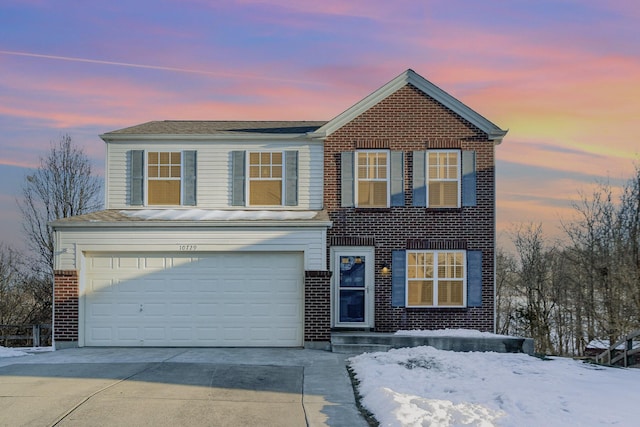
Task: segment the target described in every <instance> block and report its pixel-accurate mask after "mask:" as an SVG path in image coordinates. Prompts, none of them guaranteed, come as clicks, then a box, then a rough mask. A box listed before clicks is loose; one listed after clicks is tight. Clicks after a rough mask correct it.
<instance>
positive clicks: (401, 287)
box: [391, 251, 407, 307]
mask: <svg viewBox="0 0 640 427" xmlns="http://www.w3.org/2000/svg"><path fill="white" fill-rule="evenodd" d="M406 254H407V253H406V251H391V305H392V306H393V307H404V306H405V295H406V293H405V290H406V286H407V270H406V269H407V261H406V260H407V258H406V257H407V255H406Z"/></svg>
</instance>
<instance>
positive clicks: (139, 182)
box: [129, 150, 144, 206]
mask: <svg viewBox="0 0 640 427" xmlns="http://www.w3.org/2000/svg"><path fill="white" fill-rule="evenodd" d="M130 156H131V159H130V162H131V164H130V168H129V171H130V174H131V175H130V177H129V178H130V179H129V181H130V182H129V184H130V193H131V194H130V196H131V200H130V204H131V206H142V205H143V204H144V151H143V150H131V151H130Z"/></svg>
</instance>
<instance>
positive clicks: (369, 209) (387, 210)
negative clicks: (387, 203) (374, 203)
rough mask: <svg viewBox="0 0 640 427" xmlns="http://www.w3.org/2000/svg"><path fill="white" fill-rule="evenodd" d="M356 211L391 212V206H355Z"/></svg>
mask: <svg viewBox="0 0 640 427" xmlns="http://www.w3.org/2000/svg"><path fill="white" fill-rule="evenodd" d="M355 212H356V213H364V212H366V213H372V212H391V208H355Z"/></svg>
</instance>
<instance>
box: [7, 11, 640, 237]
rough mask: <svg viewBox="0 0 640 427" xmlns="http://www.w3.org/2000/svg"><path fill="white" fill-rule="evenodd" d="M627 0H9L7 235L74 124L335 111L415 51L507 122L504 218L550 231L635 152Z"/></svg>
mask: <svg viewBox="0 0 640 427" xmlns="http://www.w3.org/2000/svg"><path fill="white" fill-rule="evenodd" d="M639 20H640V3H638V2H637V1H632V0H615V1H609V2H605V1H601V0H553V1H552V0H536V1H526V0H500V1H499V0H484V1H476V0H466V1H465V0H433V1H432V0H394V1H388V0H355V1H353V0H352V1H344V0H342V1H337V0H324V1H321V2H320V1H317V2H307V1H301V0H295V1H294V0H240V1H206V0H154V1H151V0H129V1H120V0H114V1H108V2H107V1H105V2H80V1H65V0H56V1H51V0H4V1H3V2H2V3H1V4H0V153H1V155H0V242H2V243H4V244H6V245H9V246H15V247H23V246H22V245H23V242H22V240H23V239H22V237H21V231H20V221H21V220H20V215H19V211H18V209H17V207H16V203H15V200H16V198H18V197H20V193H21V191H20V188H21V185H22V181H23V180H24V177H25V176H26V174H28V173H29V171H30V168H33V167H36V166H37V165H38V159H39V157H40V156H45V155H46V154H47V152H48V150H49V148H50V144H51V142H52V141H57V140H58V139H59V138H60V136H61V135H62V134H64V133H69V134H70V135H71V136H72V138H73V140H74V142H75V143H77V144H78V145H80V146H82V147H83V148H84V150H85V152H86V153H87V154H88V156H89V157H90V158H91V160H92V162H93V163H94V166H95V170H96V172H97V173H98V174H100V175H102V174H103V173H104V143H103V142H102V141H101V140H100V138H99V137H98V135H99V134H101V133H104V132H108V131H111V130H115V129H119V128H123V127H127V126H131V125H134V124H138V123H142V122H146V121H150V120H165V119H194V120H197V119H208V120H224V119H228V120H330V119H331V118H333V117H335V116H336V115H338V114H339V113H341V112H342V111H344V110H345V109H347V108H348V107H350V106H351V105H353V104H354V103H356V102H357V101H359V100H360V99H362V98H363V97H365V96H366V95H368V94H369V93H371V92H373V91H374V90H376V89H377V88H379V87H380V86H382V85H383V84H385V83H387V82H388V81H389V80H391V79H392V78H394V77H395V76H397V75H398V74H400V73H401V72H403V71H404V70H406V69H407V68H412V69H413V70H415V71H416V72H418V73H419V74H421V75H422V76H424V77H425V78H427V79H428V80H430V81H431V82H433V83H434V84H436V85H438V86H439V87H441V88H442V89H444V90H445V91H447V92H449V93H450V94H451V95H453V96H455V97H456V98H458V99H459V100H461V101H462V102H464V103H465V104H467V105H468V106H470V107H471V108H473V109H474V110H476V111H477V112H479V113H480V114H482V115H484V116H485V117H486V118H488V119H489V120H491V121H492V122H494V123H496V124H497V125H498V126H500V127H501V128H503V129H509V133H508V134H507V136H506V138H505V140H504V142H503V144H501V145H500V146H498V147H497V185H498V193H497V207H498V218H497V227H498V233H499V236H501V239H504V238H505V237H504V236H508V230H509V229H510V228H511V227H512V225H513V224H517V223H523V222H536V223H537V222H540V223H542V224H543V226H544V229H545V231H546V232H547V233H548V234H550V235H561V232H560V219H568V218H570V217H571V216H572V214H573V210H572V209H571V201H572V200H576V199H577V198H578V197H579V196H578V191H580V190H582V191H589V189H590V188H591V187H592V186H593V185H594V183H595V182H597V181H605V180H609V181H610V182H611V183H612V184H614V185H620V184H621V183H622V182H624V181H625V180H627V179H628V178H630V177H631V176H632V174H633V171H634V162H636V163H637V162H638V160H639V159H640V154H639V146H640V145H639V143H638V142H639V139H638V135H637V134H638V128H639V126H638V124H639V123H640V120H639V119H640V26H639V25H638V24H637V23H638V21H639Z"/></svg>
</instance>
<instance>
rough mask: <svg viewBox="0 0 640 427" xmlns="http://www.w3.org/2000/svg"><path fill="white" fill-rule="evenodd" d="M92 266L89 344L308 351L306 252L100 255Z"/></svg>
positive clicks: (89, 260) (90, 261)
mask: <svg viewBox="0 0 640 427" xmlns="http://www.w3.org/2000/svg"><path fill="white" fill-rule="evenodd" d="M86 261H87V262H86V264H87V274H86V285H85V286H86V292H85V314H84V317H85V320H84V326H85V333H84V336H85V345H89V346H300V345H302V339H303V320H302V316H303V311H302V304H303V279H302V274H303V273H302V272H303V270H302V268H303V267H302V265H303V264H302V263H303V260H302V254H299V253H233V254H227V253H225V254H208V255H199V256H194V255H193V254H190V255H185V254H169V255H165V256H150V255H140V254H132V255H127V254H118V255H113V254H95V255H92V256H88V257H87V260H86Z"/></svg>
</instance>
